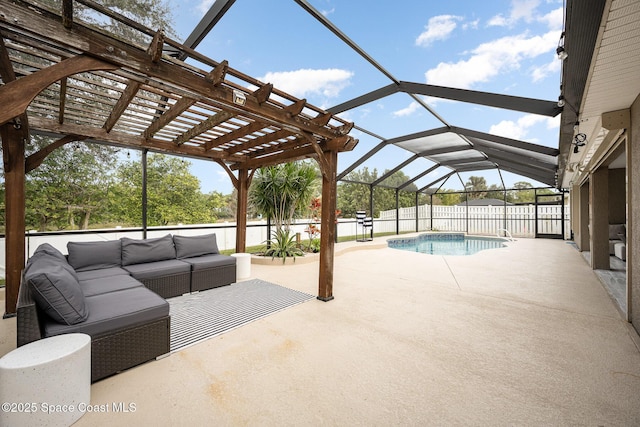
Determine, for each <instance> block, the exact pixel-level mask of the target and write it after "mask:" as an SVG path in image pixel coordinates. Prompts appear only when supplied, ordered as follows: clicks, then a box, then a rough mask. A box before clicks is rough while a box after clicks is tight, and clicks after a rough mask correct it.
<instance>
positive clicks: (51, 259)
mask: <svg viewBox="0 0 640 427" xmlns="http://www.w3.org/2000/svg"><path fill="white" fill-rule="evenodd" d="M33 265H36V266H37V265H40V266H42V265H46V266H51V267H53V266H54V265H57V266H59V267H61V268H63V269H65V270H66V271H67V272H68V273H69V274H71V275H72V276H73V278H74V279H75V280H80V279H78V274H77V273H76V271H75V270H74V269H73V267H71V266H70V265H69V263H68V262H67V258H66V257H65V256H64V255H63V256H62V259H60V258H59V257H58V256H56V255H53V254H51V253H49V252H48V251H36V252H35V253H34V254H33V255H32V256H31V258H29V261H27V265H26V266H25V268H24V274H25V275H26V274H27V273H28V272H29V270H30V269H31V267H32V266H33Z"/></svg>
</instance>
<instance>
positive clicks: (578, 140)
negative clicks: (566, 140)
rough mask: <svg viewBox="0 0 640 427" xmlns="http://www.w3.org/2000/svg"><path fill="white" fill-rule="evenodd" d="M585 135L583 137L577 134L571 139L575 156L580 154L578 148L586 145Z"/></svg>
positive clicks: (582, 134) (581, 134)
mask: <svg viewBox="0 0 640 427" xmlns="http://www.w3.org/2000/svg"><path fill="white" fill-rule="evenodd" d="M586 141H587V135H585V134H584V133H579V134H577V135H576V136H575V138H573V145H575V147H573V153H574V154H577V153H579V152H580V147H584V146H585V145H587V142H586Z"/></svg>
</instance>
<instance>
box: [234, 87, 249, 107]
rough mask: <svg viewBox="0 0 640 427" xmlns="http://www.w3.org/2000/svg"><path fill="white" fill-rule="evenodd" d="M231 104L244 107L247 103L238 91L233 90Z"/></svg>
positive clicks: (245, 98)
mask: <svg viewBox="0 0 640 427" xmlns="http://www.w3.org/2000/svg"><path fill="white" fill-rule="evenodd" d="M233 103H234V104H236V105H245V104H246V103H247V97H246V96H245V95H244V93H242V92H240V91H239V90H235V89H234V90H233Z"/></svg>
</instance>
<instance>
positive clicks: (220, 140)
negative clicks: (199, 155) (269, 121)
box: [204, 122, 268, 151]
mask: <svg viewBox="0 0 640 427" xmlns="http://www.w3.org/2000/svg"><path fill="white" fill-rule="evenodd" d="M266 127H268V125H266V124H264V123H261V122H252V123H249V124H248V125H245V126H243V127H241V128H238V129H237V130H234V131H233V132H229V133H227V134H224V135H222V136H219V137H217V138H216V139H212V140H210V141H207V143H206V144H204V149H205V151H209V150H211V149H212V148H214V147H219V146H221V145H223V144H227V143H229V142H232V141H235V140H237V139H239V138H242V137H245V136H247V135H249V134H251V133H254V132H257V131H259V130H261V129H264V128H266Z"/></svg>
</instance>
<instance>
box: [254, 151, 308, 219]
mask: <svg viewBox="0 0 640 427" xmlns="http://www.w3.org/2000/svg"><path fill="white" fill-rule="evenodd" d="M318 183H319V176H318V170H317V168H316V167H314V166H313V165H312V164H310V163H308V162H292V163H284V164H280V165H276V166H268V167H264V168H260V169H258V171H257V172H256V174H255V176H254V177H253V180H252V182H251V186H250V188H249V202H250V204H251V205H252V207H253V208H254V209H255V210H256V212H257V213H259V214H262V215H263V216H265V217H270V218H272V219H273V221H274V225H275V226H276V228H277V229H286V230H288V229H289V226H290V225H291V223H292V222H293V219H294V218H296V217H297V216H301V215H303V214H304V213H306V210H307V209H308V206H309V204H310V203H311V199H312V198H313V197H314V196H315V195H316V194H317V189H318Z"/></svg>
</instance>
